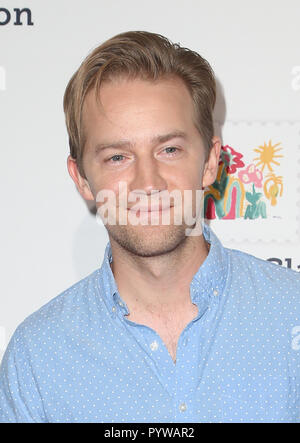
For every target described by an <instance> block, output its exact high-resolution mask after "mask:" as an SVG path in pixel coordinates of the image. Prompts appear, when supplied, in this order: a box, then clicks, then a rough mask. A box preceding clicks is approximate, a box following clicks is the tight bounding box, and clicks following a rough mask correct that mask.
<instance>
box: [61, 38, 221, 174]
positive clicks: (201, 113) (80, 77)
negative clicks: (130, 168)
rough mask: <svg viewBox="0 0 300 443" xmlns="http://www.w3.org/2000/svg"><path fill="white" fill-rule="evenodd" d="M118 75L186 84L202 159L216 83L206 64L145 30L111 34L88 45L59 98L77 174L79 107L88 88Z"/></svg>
mask: <svg viewBox="0 0 300 443" xmlns="http://www.w3.org/2000/svg"><path fill="white" fill-rule="evenodd" d="M118 76H126V77H128V78H130V79H134V78H140V79H144V80H150V81H151V80H152V81H155V80H159V79H162V78H165V77H170V76H177V77H179V78H181V79H182V80H183V82H184V83H185V85H186V86H187V88H188V90H189V92H190V94H191V97H192V99H193V102H194V108H195V125H196V127H197V129H198V131H199V133H200V135H201V137H202V140H203V142H204V146H205V151H206V158H207V156H208V153H209V151H210V148H211V145H212V138H213V135H214V133H213V131H214V129H213V116H212V113H213V108H214V105H215V101H216V82H215V76H214V73H213V70H212V68H211V66H210V65H209V63H208V62H207V61H206V60H205V59H204V58H203V57H201V56H200V55H199V54H198V53H197V52H195V51H192V50H190V49H188V48H184V47H181V46H180V44H179V43H172V42H171V41H170V40H168V39H167V38H166V37H164V36H163V35H160V34H155V33H152V32H147V31H129V32H123V33H121V34H118V35H115V36H114V37H112V38H110V39H109V40H106V41H105V42H104V43H102V44H101V45H100V46H98V47H97V48H96V49H94V50H93V51H92V52H91V53H90V54H89V55H88V56H87V57H86V58H85V59H84V61H83V62H82V63H81V65H80V67H79V69H78V70H77V71H76V72H75V73H74V74H73V76H72V77H71V79H70V81H69V83H68V85H67V88H66V91H65V94H64V99H63V107H64V112H65V117H66V126H67V131H68V135H69V146H70V154H71V156H72V157H73V158H74V159H76V162H77V166H78V169H79V172H80V174H81V175H82V177H85V173H84V171H83V167H82V156H83V149H84V145H85V134H84V131H83V127H82V107H83V102H84V99H85V96H86V94H87V92H88V91H90V90H91V89H93V88H95V94H96V99H97V97H98V95H99V89H100V85H101V83H102V82H103V81H105V80H106V81H109V80H112V79H114V78H115V77H118Z"/></svg>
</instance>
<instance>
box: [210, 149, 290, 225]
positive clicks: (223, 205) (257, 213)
mask: <svg viewBox="0 0 300 443" xmlns="http://www.w3.org/2000/svg"><path fill="white" fill-rule="evenodd" d="M280 145H281V143H276V144H274V143H272V140H269V142H268V143H266V142H264V144H263V145H259V146H258V147H257V148H254V149H253V151H254V152H257V153H259V157H255V158H253V163H250V164H249V165H245V163H244V162H243V160H242V158H243V154H242V153H240V152H237V151H236V150H235V149H233V148H232V147H231V146H229V145H226V146H222V150H221V156H220V161H219V169H218V175H217V179H216V181H215V182H214V183H213V184H212V185H211V186H209V188H208V190H207V191H206V192H205V197H204V213H205V218H207V219H209V220H212V219H214V218H216V217H218V218H220V219H224V220H226V219H231V220H232V219H235V218H238V217H243V218H244V219H252V220H253V219H255V218H259V217H262V218H267V216H268V213H269V211H267V202H265V201H264V200H263V196H265V197H266V199H267V200H269V204H270V205H271V206H276V204H277V198H278V197H282V194H283V177H282V176H278V175H276V174H275V172H274V170H273V169H272V163H274V164H275V165H277V166H280V163H279V162H278V161H276V160H275V159H278V158H279V157H283V155H279V154H278V151H281V150H282V149H283V148H282V147H279V146H280ZM255 161H257V162H256V164H255V163H254V162H255ZM266 166H267V168H266V169H268V170H269V171H270V173H267V174H263V172H264V169H265V167H266ZM241 168H244V169H241ZM258 188H262V189H263V192H257V189H258Z"/></svg>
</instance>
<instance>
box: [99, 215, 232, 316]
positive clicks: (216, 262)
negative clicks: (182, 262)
mask: <svg viewBox="0 0 300 443" xmlns="http://www.w3.org/2000/svg"><path fill="white" fill-rule="evenodd" d="M203 235H204V238H205V240H206V241H207V242H208V243H210V249H209V252H208V255H207V257H206V259H205V260H204V262H203V263H202V264H201V265H200V267H199V269H198V271H197V272H196V274H195V275H194V277H193V279H192V282H191V285H190V289H191V299H192V302H193V303H198V301H199V300H200V299H203V298H205V299H210V298H215V297H219V296H221V295H222V293H223V291H224V288H225V283H226V280H227V275H228V250H227V249H226V248H224V247H223V245H222V244H221V242H220V240H219V239H218V237H217V236H216V234H215V233H214V232H213V231H212V229H211V228H210V227H209V226H208V225H207V224H205V223H204V224H203ZM111 262H112V251H111V245H110V242H108V243H107V245H106V248H105V253H104V258H103V262H102V265H101V268H100V282H99V283H100V292H101V293H102V294H103V290H104V292H105V294H104V295H105V302H106V303H108V305H109V308H110V310H112V312H114V311H115V310H116V304H118V305H119V307H121V308H122V309H123V310H124V311H126V312H124V314H126V313H127V314H128V313H129V311H128V308H127V306H126V304H125V303H124V301H123V300H122V299H121V297H120V294H119V292H118V287H117V284H116V280H115V278H114V275H113V272H112V270H111V267H110V263H111Z"/></svg>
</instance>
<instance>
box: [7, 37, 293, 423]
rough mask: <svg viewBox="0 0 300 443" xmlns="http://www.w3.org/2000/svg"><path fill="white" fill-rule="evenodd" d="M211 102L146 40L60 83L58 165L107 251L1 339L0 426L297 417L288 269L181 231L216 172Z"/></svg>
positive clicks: (198, 76) (128, 43)
mask: <svg viewBox="0 0 300 443" xmlns="http://www.w3.org/2000/svg"><path fill="white" fill-rule="evenodd" d="M214 104H215V80H214V75H213V72H212V70H211V68H210V66H209V64H208V63H207V62H206V61H205V60H204V59H203V58H202V57H201V56H200V55H199V54H197V53H195V52H193V51H190V50H188V49H187V48H182V47H180V45H179V44H172V43H171V42H169V41H168V40H167V39H166V38H165V37H163V36H161V35H158V34H154V33H149V32H141V31H138V32H127V33H122V34H119V35H117V36H115V37H113V38H112V39H110V40H108V41H106V42H105V43H103V44H102V45H101V46H99V47H98V48H96V49H95V50H94V51H93V52H92V53H91V54H90V55H89V56H88V57H87V58H86V59H85V60H84V62H83V63H82V65H81V66H80V68H79V69H78V71H77V72H76V73H75V74H74V75H73V77H72V78H71V80H70V82H69V84H68V87H67V89H66V93H65V97H64V110H65V113H66V123H67V129H68V133H69V141H70V156H69V157H68V171H69V173H70V176H71V177H72V179H73V180H74V182H75V184H76V186H77V189H78V190H79V192H80V194H81V195H82V196H83V197H84V198H85V199H86V200H93V201H95V202H96V206H97V208H98V211H99V212H98V213H99V214H100V216H101V219H102V220H104V221H105V226H106V228H107V231H108V235H109V243H108V244H107V247H106V251H105V257H104V260H103V264H102V266H101V268H100V269H97V270H96V271H95V272H93V273H92V274H91V275H89V276H87V277H86V278H85V279H83V280H81V281H79V282H78V283H76V284H75V285H73V286H72V287H71V288H69V289H67V290H66V291H64V292H63V293H62V294H60V295H59V296H58V297H56V298H54V299H53V300H51V301H50V302H49V303H47V304H46V305H45V306H43V307H42V308H41V309H39V310H38V311H37V312H35V313H33V314H32V315H31V316H29V317H28V318H27V319H25V320H24V322H23V323H22V324H21V325H20V326H19V327H18V328H17V330H16V331H15V333H14V335H13V337H12V339H11V341H10V343H9V346H8V349H7V351H6V353H5V356H4V358H3V362H2V367H1V375H0V410H1V412H0V417H1V421H3V422H5V421H11V422H230V421H233V422H242V421H244V422H297V421H299V417H300V397H299V395H300V394H299V393H300V371H299V348H300V346H299V347H298V341H297V340H298V338H297V337H298V336H297V331H298V330H299V329H300V328H299V325H300V318H299V317H300V308H299V296H300V279H299V275H298V274H297V273H296V272H294V271H291V270H288V269H285V268H281V267H278V266H277V265H275V264H272V263H269V262H265V261H263V260H260V259H258V258H255V257H253V256H251V255H248V254H245V253H243V252H240V251H236V250H231V249H226V248H224V247H223V246H222V245H221V243H220V241H219V240H218V238H217V237H216V236H215V234H214V233H213V232H212V231H211V229H210V228H209V227H208V226H206V225H203V232H201V230H200V232H199V231H198V232H195V231H194V230H193V229H195V226H197V223H198V219H199V217H200V218H201V211H200V210H199V206H197V204H198V200H199V198H198V194H197V191H200V192H201V190H202V189H204V188H205V187H207V186H209V185H210V184H212V183H213V182H214V181H215V179H216V174H217V169H218V163H219V155H220V149H221V141H220V139H219V138H218V137H216V136H214V133H213V121H212V112H213V108H214ZM120 184H121V185H122V187H120ZM175 191H177V194H176V192H175ZM185 191H190V193H186V192H185ZM168 194H169V197H170V196H171V197H172V198H169V200H168V199H165V198H163V196H165V195H168ZM112 195H113V196H115V197H116V198H115V200H114V199H112V200H111V201H110V202H108V200H109V199H105V198H104V197H105V196H106V197H109V196H112ZM178 195H179V196H181V197H182V202H181V204H180V200H179V199H178V198H177V197H178ZM124 196H125V200H124V198H123V197H124ZM176 196H177V197H176ZM121 197H122V198H121ZM175 197H176V198H175ZM190 197H192V198H190ZM152 198H153V200H152ZM141 201H142V204H140V205H139V202H141ZM124 202H125V203H124ZM153 202H154V203H153ZM104 208H105V210H104ZM188 210H190V211H191V212H190V215H191V216H192V217H182V222H181V223H175V218H176V217H175V216H178V215H180V214H181V215H186V213H185V214H183V212H186V211H188ZM108 213H109V214H108ZM107 214H108V218H105V217H106V216H107ZM165 215H168V216H169V220H170V222H169V223H163V217H164V216H165ZM121 219H122V220H121ZM124 219H125V222H124V223H123V221H124ZM137 219H139V223H136V221H137ZM107 220H108V221H107ZM176 220H177V219H176ZM121 221H122V222H121ZM200 226H202V224H201V225H200ZM198 227H199V225H198ZM297 328H298V329H297Z"/></svg>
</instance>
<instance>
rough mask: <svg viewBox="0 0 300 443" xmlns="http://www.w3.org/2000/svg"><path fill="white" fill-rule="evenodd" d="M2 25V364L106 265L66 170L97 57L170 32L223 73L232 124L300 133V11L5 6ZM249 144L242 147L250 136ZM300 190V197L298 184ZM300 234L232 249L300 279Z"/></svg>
mask: <svg viewBox="0 0 300 443" xmlns="http://www.w3.org/2000/svg"><path fill="white" fill-rule="evenodd" d="M18 8H19V9H20V8H21V9H22V8H28V9H29V11H28V14H29V15H30V14H31V20H30V17H29V15H28V14H27V13H26V12H25V13H22V15H21V22H22V23H23V24H18V17H17V15H18V11H16V10H15V9H18ZM0 23H1V25H0V149H1V151H0V153H1V172H0V181H1V186H0V190H1V231H0V235H1V243H0V244H1V249H0V251H1V253H0V260H1V265H0V266H1V278H0V297H1V299H0V359H1V357H2V355H3V352H4V350H5V348H6V346H7V343H8V341H9V339H10V337H11V335H12V333H13V332H14V330H15V328H16V327H17V325H18V324H19V323H20V322H21V321H22V320H23V319H24V318H25V317H26V316H28V315H29V314H31V313H32V312H33V311H35V310H36V309H38V308H39V307H40V306H42V305H43V304H45V303H46V302H47V301H49V300H50V299H51V298H53V297H55V296H56V295H58V294H59V293H60V292H62V291H63V290H64V289H66V288H67V287H69V286H70V285H72V284H73V283H75V282H76V281H78V280H79V279H81V278H83V277H85V276H86V275H88V274H89V273H90V272H92V271H93V270H94V269H96V268H97V267H99V266H100V265H101V262H102V258H103V253H104V247H105V245H106V242H107V235H106V232H105V230H104V228H100V226H99V225H98V224H97V223H96V221H95V218H94V217H93V216H92V215H91V213H90V211H89V209H88V207H87V205H86V203H85V202H84V201H83V200H82V198H81V197H80V195H79V194H78V192H77V191H76V188H75V186H74V184H73V182H72V181H71V178H70V177H69V175H68V172H67V168H66V159H67V155H68V142H67V141H68V140H67V132H66V129H65V124H64V114H63V109H62V98H63V93H64V90H65V87H66V84H67V82H68V80H69V78H70V77H71V75H72V74H73V72H74V71H75V69H77V68H78V66H79V64H80V62H81V61H82V60H83V58H84V57H85V56H86V55H87V53H88V52H90V51H91V50H92V49H93V48H95V47H96V46H98V45H99V44H100V43H101V42H103V41H104V40H106V39H107V38H109V37H112V36H113V35H115V34H117V33H120V32H124V31H128V30H147V31H151V32H158V33H160V34H163V35H165V36H166V37H168V38H170V39H171V40H172V41H174V42H180V43H181V44H182V45H183V46H186V47H189V48H191V49H194V50H196V51H198V52H199V53H200V54H201V55H203V56H204V57H205V58H206V59H207V60H208V61H209V62H210V63H211V65H212V67H213V69H214V71H215V73H216V75H217V78H218V81H219V84H220V90H222V89H223V97H222V94H221V95H220V97H219V102H218V109H219V110H221V111H222V113H223V117H225V126H226V121H233V122H238V123H239V122H247V123H249V122H250V123H251V122H257V123H258V124H261V122H271V123H272V124H274V125H276V124H281V123H282V122H285V123H290V124H291V125H296V126H297V125H299V123H300V2H299V0H286V1H282V0H281V1H280V0H277V1H274V0H251V1H248V0H245V1H243V2H240V1H238V0H227V1H223V0H210V1H209V2H208V1H207V0H206V1H203V0H197V1H194V0H186V1H185V2H182V1H177V0H163V1H161V0H151V1H145V0H140V1H138V0H126V1H124V0H113V1H111V2H107V1H104V0H85V2H83V1H78V0H52V1H41V0H22V1H19V0H5V1H2V2H1V4H0ZM19 23H20V20H19ZM30 23H32V24H30ZM217 117H218V115H217ZM257 123H255V124H257ZM239 127H240V128H243V125H241V126H237V128H239ZM294 127H295V126H293V128H294ZM238 130H239V129H238ZM239 134H240V137H241V139H242V138H243V135H244V134H243V130H242V129H240V133H238V135H239ZM293 134H295V133H293ZM293 134H292V135H291V134H289V130H288V129H285V136H290V139H291V138H292V139H291V141H290V150H289V151H288V159H287V161H288V162H290V163H289V165H290V166H291V167H292V166H293V168H294V169H295V162H296V159H297V152H296V151H297V150H298V151H299V150H300V148H299V144H300V135H299V131H298V132H296V135H293ZM235 136H236V134H235ZM298 157H299V156H298ZM296 168H298V171H299V170H300V166H299V164H298V166H296ZM298 178H299V177H298ZM291 180H294V181H295V183H294V186H295V187H297V186H298V183H296V182H297V177H296V176H295V177H294V176H293V178H292V179H291ZM297 192H298V196H299V194H300V191H299V189H298V190H297ZM294 200H295V201H294V205H295V206H296V205H298V206H297V208H298V214H299V204H298V203H297V200H298V199H297V198H296V199H294ZM299 200H300V198H299ZM294 212H295V211H293V214H294ZM294 218H295V217H294V215H293V220H292V216H291V224H293V225H294V223H295V220H294ZM299 225H300V222H299V218H298V220H297V228H298V232H294V229H293V230H292V229H290V226H289V222H287V223H286V227H285V229H286V232H287V233H290V232H291V235H290V234H289V235H290V237H289V236H288V237H289V238H288V240H286V239H285V240H284V241H279V240H280V239H278V240H277V241H276V239H275V240H272V241H267V242H264V241H263V239H259V241H253V239H252V241H249V240H247V238H246V239H243V241H240V242H238V241H234V240H233V239H232V238H228V236H227V235H225V234H222V232H221V235H219V236H220V237H221V240H222V241H223V243H224V244H225V245H226V246H230V247H233V248H238V249H242V250H244V251H247V252H249V253H251V254H254V255H256V256H258V257H261V258H263V259H267V258H270V257H277V258H279V259H281V260H282V262H283V264H282V265H283V266H288V265H290V266H291V267H292V268H293V269H297V267H298V265H300V239H299V228H300V226H299ZM257 229H259V225H258V228H257ZM286 237H287V236H286ZM289 259H290V260H289Z"/></svg>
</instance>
